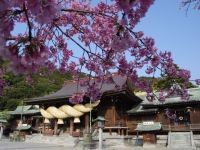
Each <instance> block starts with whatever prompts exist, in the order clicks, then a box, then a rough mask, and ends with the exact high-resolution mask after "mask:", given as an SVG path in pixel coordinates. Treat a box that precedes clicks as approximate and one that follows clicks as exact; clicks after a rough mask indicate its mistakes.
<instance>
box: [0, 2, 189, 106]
mask: <svg viewBox="0 0 200 150" xmlns="http://www.w3.org/2000/svg"><path fill="white" fill-rule="evenodd" d="M153 2H154V0H114V1H111V2H107V1H99V2H98V3H97V4H96V5H95V4H93V3H92V2H91V1H89V0H88V1H87V0H86V1H85V0H82V1H77V0H70V1H68V0H62V1H60V0H48V1H46V0H1V1H0V18H1V22H0V32H1V35H0V56H1V57H2V58H3V59H6V60H9V61H10V67H11V68H12V70H13V71H14V72H15V73H26V74H30V73H33V72H39V71H40V70H41V69H42V68H48V69H49V70H53V69H57V68H59V69H60V70H61V71H69V72H71V73H72V74H73V75H74V79H75V80H77V79H78V78H79V73H80V72H82V71H83V70H84V71H85V72H86V73H88V74H90V75H91V76H95V77H96V79H98V82H99V83H100V82H104V80H105V78H104V77H105V76H108V74H110V73H111V72H112V71H115V72H117V73H118V74H120V75H126V76H128V77H129V78H130V79H131V80H132V82H133V83H134V84H135V86H136V87H137V88H139V89H141V90H143V91H146V92H147V93H149V96H148V97H150V98H151V97H152V94H151V93H152V90H153V89H152V86H151V84H150V83H148V82H147V81H141V80H140V79H139V78H138V74H137V71H138V69H145V72H146V73H147V74H148V75H154V73H155V72H156V71H157V70H160V71H161V74H162V75H164V76H171V77H176V78H181V79H182V80H183V84H182V86H181V88H183V89H184V88H185V87H186V86H185V84H187V83H188V81H189V77H190V73H189V72H188V71H187V70H184V69H177V68H176V66H175V65H174V64H173V59H172V57H171V53H170V52H167V51H165V52H160V51H159V50H158V49H157V48H156V46H155V41H154V39H153V38H151V37H147V36H145V35H144V33H143V32H141V31H138V32H137V31H135V30H134V29H135V26H136V24H137V23H138V22H139V21H140V19H141V18H142V17H144V16H145V14H146V13H147V11H148V9H149V7H150V6H151V5H152V4H153ZM21 24H23V25H25V26H26V29H24V30H22V31H20V33H19V34H14V32H13V31H15V30H17V28H18V27H19V26H20V25H21ZM72 44H73V45H75V46H71V45H72ZM107 81H108V80H107ZM88 82H89V81H88ZM99 91H100V88H99V87H97V86H96V84H95V83H94V84H88V89H87V91H85V93H86V95H87V96H89V97H90V98H91V99H93V100H95V99H97V98H98V97H99V96H100V95H101V93H100V92H99ZM183 91H184V90H183ZM182 94H183V95H184V92H183V93H182ZM160 96H161V98H160V100H161V101H164V97H163V96H162V95H160ZM82 100H83V95H82V94H80V93H78V94H77V93H75V95H74V96H73V97H72V98H71V99H70V101H71V102H72V103H78V102H82Z"/></svg>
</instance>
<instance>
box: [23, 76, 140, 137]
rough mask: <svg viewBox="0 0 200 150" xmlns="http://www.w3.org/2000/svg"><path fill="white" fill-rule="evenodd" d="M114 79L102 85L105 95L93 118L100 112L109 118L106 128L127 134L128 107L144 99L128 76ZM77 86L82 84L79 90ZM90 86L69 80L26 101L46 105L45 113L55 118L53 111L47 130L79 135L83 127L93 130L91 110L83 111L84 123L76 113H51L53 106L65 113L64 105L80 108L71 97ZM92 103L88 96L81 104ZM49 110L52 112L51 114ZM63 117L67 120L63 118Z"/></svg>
mask: <svg viewBox="0 0 200 150" xmlns="http://www.w3.org/2000/svg"><path fill="white" fill-rule="evenodd" d="M112 79H113V82H111V83H103V84H102V85H99V86H101V88H100V90H101V93H103V95H102V96H101V99H100V103H99V104H98V105H97V106H95V107H94V108H92V110H91V120H93V119H95V118H96V117H97V116H103V117H104V118H105V119H106V120H107V121H106V123H105V128H104V130H105V131H106V130H107V131H109V132H110V133H111V134H112V132H113V131H116V132H118V133H119V134H127V132H128V127H127V124H128V114H127V111H128V110H130V109H131V108H132V107H133V106H134V105H136V104H138V103H139V102H141V99H139V98H138V97H136V96H135V95H134V93H133V92H132V89H133V88H132V84H131V82H129V80H128V79H127V77H124V76H119V75H113V76H112ZM77 84H78V85H77ZM77 86H78V87H79V88H78V90H77ZM86 89H87V87H84V86H80V85H79V83H77V82H74V81H67V82H66V83H65V84H64V86H63V87H62V88H61V89H60V90H59V91H57V92H55V93H52V94H49V95H46V96H43V97H38V98H33V99H29V100H27V101H26V103H27V104H29V105H39V106H40V108H43V109H42V111H43V113H44V115H46V116H47V117H48V115H49V118H51V117H50V115H52V118H51V119H48V121H47V120H45V121H46V122H48V124H45V126H43V133H44V134H58V131H59V132H60V131H62V132H69V133H70V134H71V135H73V136H79V135H80V134H78V132H80V131H83V132H89V125H90V124H89V120H90V117H89V113H90V112H87V111H85V112H82V113H83V115H80V117H79V118H80V123H75V122H74V121H76V119H77V118H76V117H75V120H74V118H73V117H66V118H64V117H63V118H62V117H61V116H60V117H56V116H55V114H51V112H50V111H52V112H53V110H55V111H56V112H59V113H60V114H62V113H61V112H60V110H62V111H63V109H62V108H63V107H65V108H66V107H67V108H69V109H71V110H72V109H73V108H78V107H79V106H80V105H79V106H76V105H72V104H71V103H70V102H69V98H70V97H71V96H72V95H73V94H74V93H79V92H81V91H86ZM88 103H89V98H87V97H85V99H84V101H83V103H82V104H81V105H82V106H80V107H85V106H86V105H87V106H88ZM47 113H50V114H48V115H47ZM69 113H70V112H69ZM77 113H78V112H77ZM60 119H61V120H63V122H62V121H61V120H60ZM59 122H62V123H59ZM49 129H50V130H49ZM50 131H51V132H50Z"/></svg>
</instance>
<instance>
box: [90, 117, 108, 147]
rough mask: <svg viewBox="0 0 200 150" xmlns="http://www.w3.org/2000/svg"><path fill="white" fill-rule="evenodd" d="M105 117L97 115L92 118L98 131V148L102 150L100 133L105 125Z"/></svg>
mask: <svg viewBox="0 0 200 150" xmlns="http://www.w3.org/2000/svg"><path fill="white" fill-rule="evenodd" d="M105 121H106V120H105V118H104V117H102V116H98V117H97V118H96V119H94V120H93V122H96V123H97V128H98V131H99V150H102V141H103V138H102V133H103V128H104V126H105Z"/></svg>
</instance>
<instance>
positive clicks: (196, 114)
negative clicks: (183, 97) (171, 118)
mask: <svg viewBox="0 0 200 150" xmlns="http://www.w3.org/2000/svg"><path fill="white" fill-rule="evenodd" d="M190 123H191V124H200V108H194V109H193V110H191V111H190Z"/></svg>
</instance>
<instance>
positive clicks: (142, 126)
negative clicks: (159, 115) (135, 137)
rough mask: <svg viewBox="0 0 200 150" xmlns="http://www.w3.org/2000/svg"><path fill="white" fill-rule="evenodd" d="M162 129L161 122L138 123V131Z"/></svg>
mask: <svg viewBox="0 0 200 150" xmlns="http://www.w3.org/2000/svg"><path fill="white" fill-rule="evenodd" d="M160 129H161V124H160V122H152V124H145V123H144V122H143V123H138V125H137V127H136V129H135V130H136V131H156V130H160Z"/></svg>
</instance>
